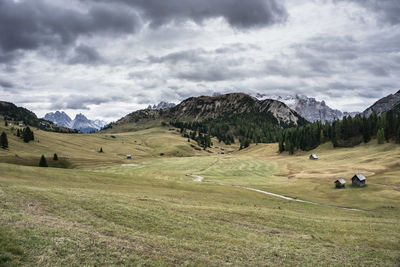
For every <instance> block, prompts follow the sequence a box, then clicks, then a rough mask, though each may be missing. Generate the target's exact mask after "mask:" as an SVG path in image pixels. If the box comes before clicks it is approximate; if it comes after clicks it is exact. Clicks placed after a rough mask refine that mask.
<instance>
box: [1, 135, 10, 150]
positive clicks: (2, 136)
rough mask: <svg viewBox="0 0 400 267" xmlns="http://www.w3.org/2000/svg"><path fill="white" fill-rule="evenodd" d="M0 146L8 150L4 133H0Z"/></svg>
mask: <svg viewBox="0 0 400 267" xmlns="http://www.w3.org/2000/svg"><path fill="white" fill-rule="evenodd" d="M0 146H1V148H3V149H7V148H8V139H7V134H6V133H5V132H2V133H1V137H0Z"/></svg>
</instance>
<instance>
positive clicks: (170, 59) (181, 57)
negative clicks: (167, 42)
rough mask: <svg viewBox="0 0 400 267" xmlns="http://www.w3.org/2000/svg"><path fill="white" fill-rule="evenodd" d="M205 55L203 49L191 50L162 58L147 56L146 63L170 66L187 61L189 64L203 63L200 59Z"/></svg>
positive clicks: (202, 59)
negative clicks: (168, 64) (167, 64)
mask: <svg viewBox="0 0 400 267" xmlns="http://www.w3.org/2000/svg"><path fill="white" fill-rule="evenodd" d="M205 53H206V51H205V50H203V49H193V50H186V51H179V52H173V53H170V54H167V55H165V56H162V57H156V56H149V57H148V61H149V62H150V63H170V64H176V63H178V62H181V61H189V62H194V61H204V60H205V59H204V58H202V55H203V54H205Z"/></svg>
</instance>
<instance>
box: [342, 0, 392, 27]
mask: <svg viewBox="0 0 400 267" xmlns="http://www.w3.org/2000/svg"><path fill="white" fill-rule="evenodd" d="M335 1H336V2H341V1H348V2H354V3H357V4H359V5H360V6H363V7H365V8H367V9H369V10H371V11H373V12H376V13H377V14H378V16H379V17H380V18H381V19H382V20H383V21H385V22H388V23H390V24H393V25H394V24H399V23H400V15H399V14H400V1H399V0H335Z"/></svg>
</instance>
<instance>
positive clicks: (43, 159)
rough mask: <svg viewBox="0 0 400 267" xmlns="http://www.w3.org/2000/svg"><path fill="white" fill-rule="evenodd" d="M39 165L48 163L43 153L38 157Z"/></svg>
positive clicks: (44, 165)
mask: <svg viewBox="0 0 400 267" xmlns="http://www.w3.org/2000/svg"><path fill="white" fill-rule="evenodd" d="M39 167H49V165H47V160H46V158H45V157H44V155H42V157H41V158H40V161H39Z"/></svg>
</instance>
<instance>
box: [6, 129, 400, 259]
mask: <svg viewBox="0 0 400 267" xmlns="http://www.w3.org/2000/svg"><path fill="white" fill-rule="evenodd" d="M0 123H1V126H0V131H3V130H5V131H7V133H8V136H9V143H10V149H9V150H0V162H2V163H0V222H1V224H0V266H2V265H5V266H14V265H28V266H59V265H64V266H82V265H85V266H99V265H108V266H110V265H138V266H141V265H142V266H148V265H162V266H170V265H186V266H199V265H202V266H221V265H239V266H241V265H246V266H250V265H256V266H259V265H261V266H271V265H273V266H294V265H296V266H297V265H301V266H310V265H314V266H354V265H356V266H377V265H380V266H399V263H400V175H399V174H400V164H399V163H400V147H399V146H396V145H393V144H385V145H381V146H378V145H376V144H374V143H370V144H367V145H360V146H358V147H356V148H352V149H333V148H332V147H330V145H328V144H326V145H323V146H321V147H320V148H318V149H317V150H315V151H313V153H317V154H318V155H319V157H320V159H319V160H318V161H310V160H308V155H309V153H310V152H308V153H297V154H296V155H295V156H289V155H285V154H283V155H278V154H277V153H276V150H277V146H276V144H270V145H265V144H259V145H252V146H251V147H250V148H248V149H245V150H242V151H237V146H234V147H225V146H224V147H223V148H224V149H225V150H232V151H233V150H235V152H233V153H232V154H230V155H228V154H225V155H221V154H219V153H218V152H220V151H221V145H220V144H218V143H216V142H215V147H214V148H212V149H210V152H207V151H199V150H196V149H193V147H191V146H190V145H191V144H192V145H195V144H194V143H189V142H187V139H184V138H182V137H180V135H179V133H177V132H175V131H170V130H169V129H168V128H162V127H156V128H151V129H143V130H140V131H136V132H125V133H105V134H92V135H71V134H69V135H67V134H56V133H48V132H42V131H35V137H36V139H37V140H36V141H34V142H31V143H29V144H25V143H23V142H22V141H21V140H19V139H18V138H17V137H15V136H13V135H12V132H11V130H10V127H7V128H5V127H4V126H2V125H4V124H3V123H2V122H0ZM100 147H103V150H104V152H105V153H99V152H98V150H99V148H100ZM53 153H57V154H58V156H59V157H60V158H61V160H62V161H63V163H62V164H60V165H59V166H58V167H59V168H39V167H36V166H35V165H37V163H38V162H39V158H40V156H41V155H42V154H44V155H46V156H47V158H48V160H49V161H50V158H51V157H52V155H53ZM126 154H132V155H133V159H132V160H126V159H125V155H126ZM161 154H162V155H161ZM16 155H18V156H16ZM50 162H51V161H50ZM35 163H36V164H35ZM356 172H363V173H364V174H365V175H366V176H367V184H368V186H367V187H365V188H362V189H360V188H352V187H351V186H349V183H350V178H351V177H352V175H354V173H356ZM189 175H194V176H201V177H204V180H203V182H196V181H194V178H193V176H189ZM339 177H344V178H346V180H347V182H348V185H347V188H346V189H344V190H336V189H334V187H333V181H334V180H335V179H337V178H339ZM216 183H222V184H223V185H220V184H216ZM235 186H248V187H252V188H257V189H262V190H266V191H269V192H274V193H278V194H282V195H286V196H291V197H297V198H299V199H303V200H308V201H314V202H318V203H322V204H329V205H335V206H346V207H354V208H360V209H363V210H367V211H351V210H345V209H341V208H335V207H326V206H318V205H311V204H306V203H299V202H294V201H288V200H284V199H280V198H276V197H271V196H267V195H263V194H260V193H257V192H253V191H249V190H245V189H242V188H238V187H235Z"/></svg>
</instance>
